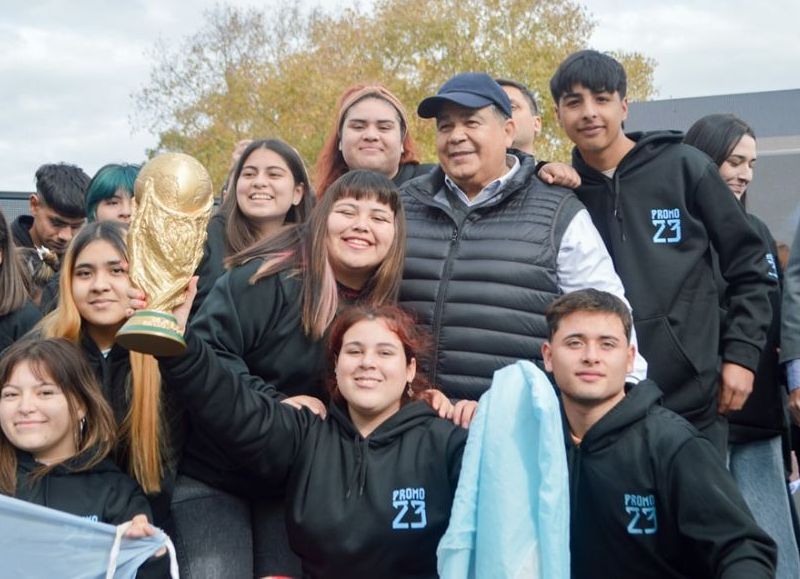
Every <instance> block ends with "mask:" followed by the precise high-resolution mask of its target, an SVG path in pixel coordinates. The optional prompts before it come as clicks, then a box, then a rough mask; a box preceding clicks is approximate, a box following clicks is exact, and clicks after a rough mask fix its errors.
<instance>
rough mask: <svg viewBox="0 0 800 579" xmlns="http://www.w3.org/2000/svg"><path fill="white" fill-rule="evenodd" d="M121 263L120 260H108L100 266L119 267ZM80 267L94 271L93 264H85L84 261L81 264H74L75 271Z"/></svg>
mask: <svg viewBox="0 0 800 579" xmlns="http://www.w3.org/2000/svg"><path fill="white" fill-rule="evenodd" d="M122 262H123V260H121V259H110V260H108V261H106V262H105V263H103V264H101V265H106V266H108V265H120V264H121V263H122ZM80 267H86V268H89V269H94V264H93V263H88V262H85V261H84V262H82V263H76V264H75V269H78V268H80Z"/></svg>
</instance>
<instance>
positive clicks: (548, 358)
mask: <svg viewBox="0 0 800 579" xmlns="http://www.w3.org/2000/svg"><path fill="white" fill-rule="evenodd" d="M542 360H543V361H544V369H545V370H547V371H548V372H552V371H553V348H552V347H551V346H550V342H544V343H543V344H542Z"/></svg>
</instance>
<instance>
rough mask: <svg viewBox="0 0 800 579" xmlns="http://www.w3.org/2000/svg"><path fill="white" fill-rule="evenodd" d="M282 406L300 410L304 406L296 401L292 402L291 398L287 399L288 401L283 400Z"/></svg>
mask: <svg viewBox="0 0 800 579" xmlns="http://www.w3.org/2000/svg"><path fill="white" fill-rule="evenodd" d="M281 404H286V405H287V406H291V407H292V408H297V409H298V410H300V409H301V408H303V405H302V404H300V403H299V402H297V401H296V400H292V399H291V398H287V399H286V400H281Z"/></svg>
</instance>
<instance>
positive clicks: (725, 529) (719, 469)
mask: <svg viewBox="0 0 800 579" xmlns="http://www.w3.org/2000/svg"><path fill="white" fill-rule="evenodd" d="M667 477H668V480H667V484H668V488H669V489H670V491H671V497H670V504H671V505H673V508H674V509H675V513H676V514H675V517H676V520H677V525H678V533H679V534H680V537H681V540H682V541H683V542H684V544H685V545H686V554H687V557H692V560H693V561H696V562H697V564H698V565H702V566H699V567H698V575H700V576H705V577H720V578H723V579H760V578H764V579H769V578H771V577H774V576H775V562H776V559H777V549H776V547H775V543H774V542H773V541H772V539H770V538H769V536H767V534H766V533H764V531H762V530H761V529H760V528H759V527H758V525H756V522H755V520H754V519H753V516H752V515H751V514H750V511H749V509H748V508H747V505H746V504H745V502H744V499H743V498H742V495H741V494H740V493H739V490H738V488H737V487H736V483H735V482H734V480H733V478H732V477H731V475H730V473H728V471H726V470H725V467H724V465H723V464H722V462H721V461H720V459H719V456H718V455H717V453H716V450H715V449H714V447H713V446H712V445H711V444H710V443H709V442H708V441H707V440H705V439H703V438H700V437H697V436H695V437H692V438H690V439H688V440H687V442H686V443H684V444H683V446H682V447H681V448H680V449H679V450H678V452H677V453H676V454H675V456H674V457H673V460H672V464H671V465H670V466H669V470H668V474H667Z"/></svg>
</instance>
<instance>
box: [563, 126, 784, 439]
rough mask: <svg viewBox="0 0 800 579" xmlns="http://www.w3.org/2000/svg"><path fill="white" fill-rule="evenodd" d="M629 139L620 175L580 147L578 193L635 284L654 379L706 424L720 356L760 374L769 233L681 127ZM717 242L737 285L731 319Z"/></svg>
mask: <svg viewBox="0 0 800 579" xmlns="http://www.w3.org/2000/svg"><path fill="white" fill-rule="evenodd" d="M628 137H629V138H631V139H632V140H634V141H635V142H636V144H635V146H634V148H633V149H632V150H631V151H629V152H628V154H627V155H625V157H624V158H623V159H622V160H621V161H620V163H619V165H618V167H617V168H616V171H615V173H614V176H613V178H609V177H606V176H605V175H603V174H602V173H600V172H599V171H597V170H595V169H593V168H592V167H590V166H589V165H587V164H586V163H585V162H584V160H583V158H582V157H581V155H580V152H579V151H578V150H577V149H575V150H574V151H573V165H574V166H575V169H576V170H577V171H578V173H579V174H580V176H581V180H582V184H581V186H580V188H579V189H578V190H577V191H576V192H577V194H578V197H579V198H580V199H581V201H583V203H584V204H585V205H586V208H587V209H588V210H589V213H590V214H591V216H592V221H594V224H595V226H596V227H597V230H598V231H599V232H600V235H601V236H602V238H603V240H604V241H605V244H606V247H607V248H608V252H609V253H610V254H611V258H612V260H613V261H614V267H615V268H616V270H617V273H618V274H619V276H620V278H621V279H622V283H623V285H624V286H625V294H626V296H627V297H628V299H629V301H630V303H631V305H632V307H633V316H634V321H635V325H636V334H637V336H638V340H639V345H640V348H641V352H642V355H643V356H644V357H645V359H646V360H647V362H648V377H650V378H652V379H653V380H655V381H656V382H657V383H658V384H660V385H661V387H662V388H663V389H664V404H665V406H666V407H667V408H669V409H671V410H674V411H675V412H678V413H679V414H681V415H682V416H684V417H685V418H687V419H688V420H690V421H692V422H693V423H694V424H696V425H697V426H698V427H700V428H702V427H704V426H706V425H707V424H709V423H710V422H711V421H713V420H714V418H715V416H716V413H717V412H716V411H717V392H718V383H719V355H720V353H721V355H722V358H723V360H725V361H728V362H733V363H736V364H738V365H740V366H744V367H745V368H749V369H750V370H752V371H755V370H756V367H757V365H758V361H759V356H760V353H761V350H762V348H763V346H764V341H765V339H766V330H767V327H768V326H769V321H770V319H771V317H770V314H771V308H770V304H769V298H768V295H767V293H768V290H769V289H770V287H772V286H773V285H774V284H775V281H774V280H773V279H772V278H770V277H769V269H768V264H767V263H766V261H765V260H764V245H763V242H762V241H761V238H760V237H759V235H758V234H757V233H756V232H755V231H754V230H753V228H752V227H751V226H750V224H749V222H748V220H747V216H746V215H745V213H744V211H743V209H742V207H741V205H740V204H739V203H738V202H737V201H736V199H735V198H734V196H733V195H731V192H730V189H729V188H728V186H727V185H726V184H725V183H724V181H722V179H721V178H720V176H719V170H718V168H717V166H716V165H715V164H714V163H713V161H711V159H710V158H709V157H707V156H706V155H705V154H704V153H702V152H700V151H698V150H697V149H695V148H694V147H690V146H689V145H684V144H682V142H681V141H682V140H683V135H682V134H681V133H679V132H676V131H661V132H653V133H632V134H629V135H628ZM712 245H713V247H714V248H715V249H716V251H717V252H718V254H719V258H720V259H719V261H720V266H721V272H722V275H723V276H724V278H725V279H726V281H727V282H728V299H727V303H728V305H729V308H730V309H729V310H728V314H727V316H726V317H725V319H724V320H721V319H720V311H719V299H718V297H717V287H716V283H715V278H714V271H713V266H712V258H711V246H712ZM720 329H721V338H720ZM720 340H721V343H720Z"/></svg>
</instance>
